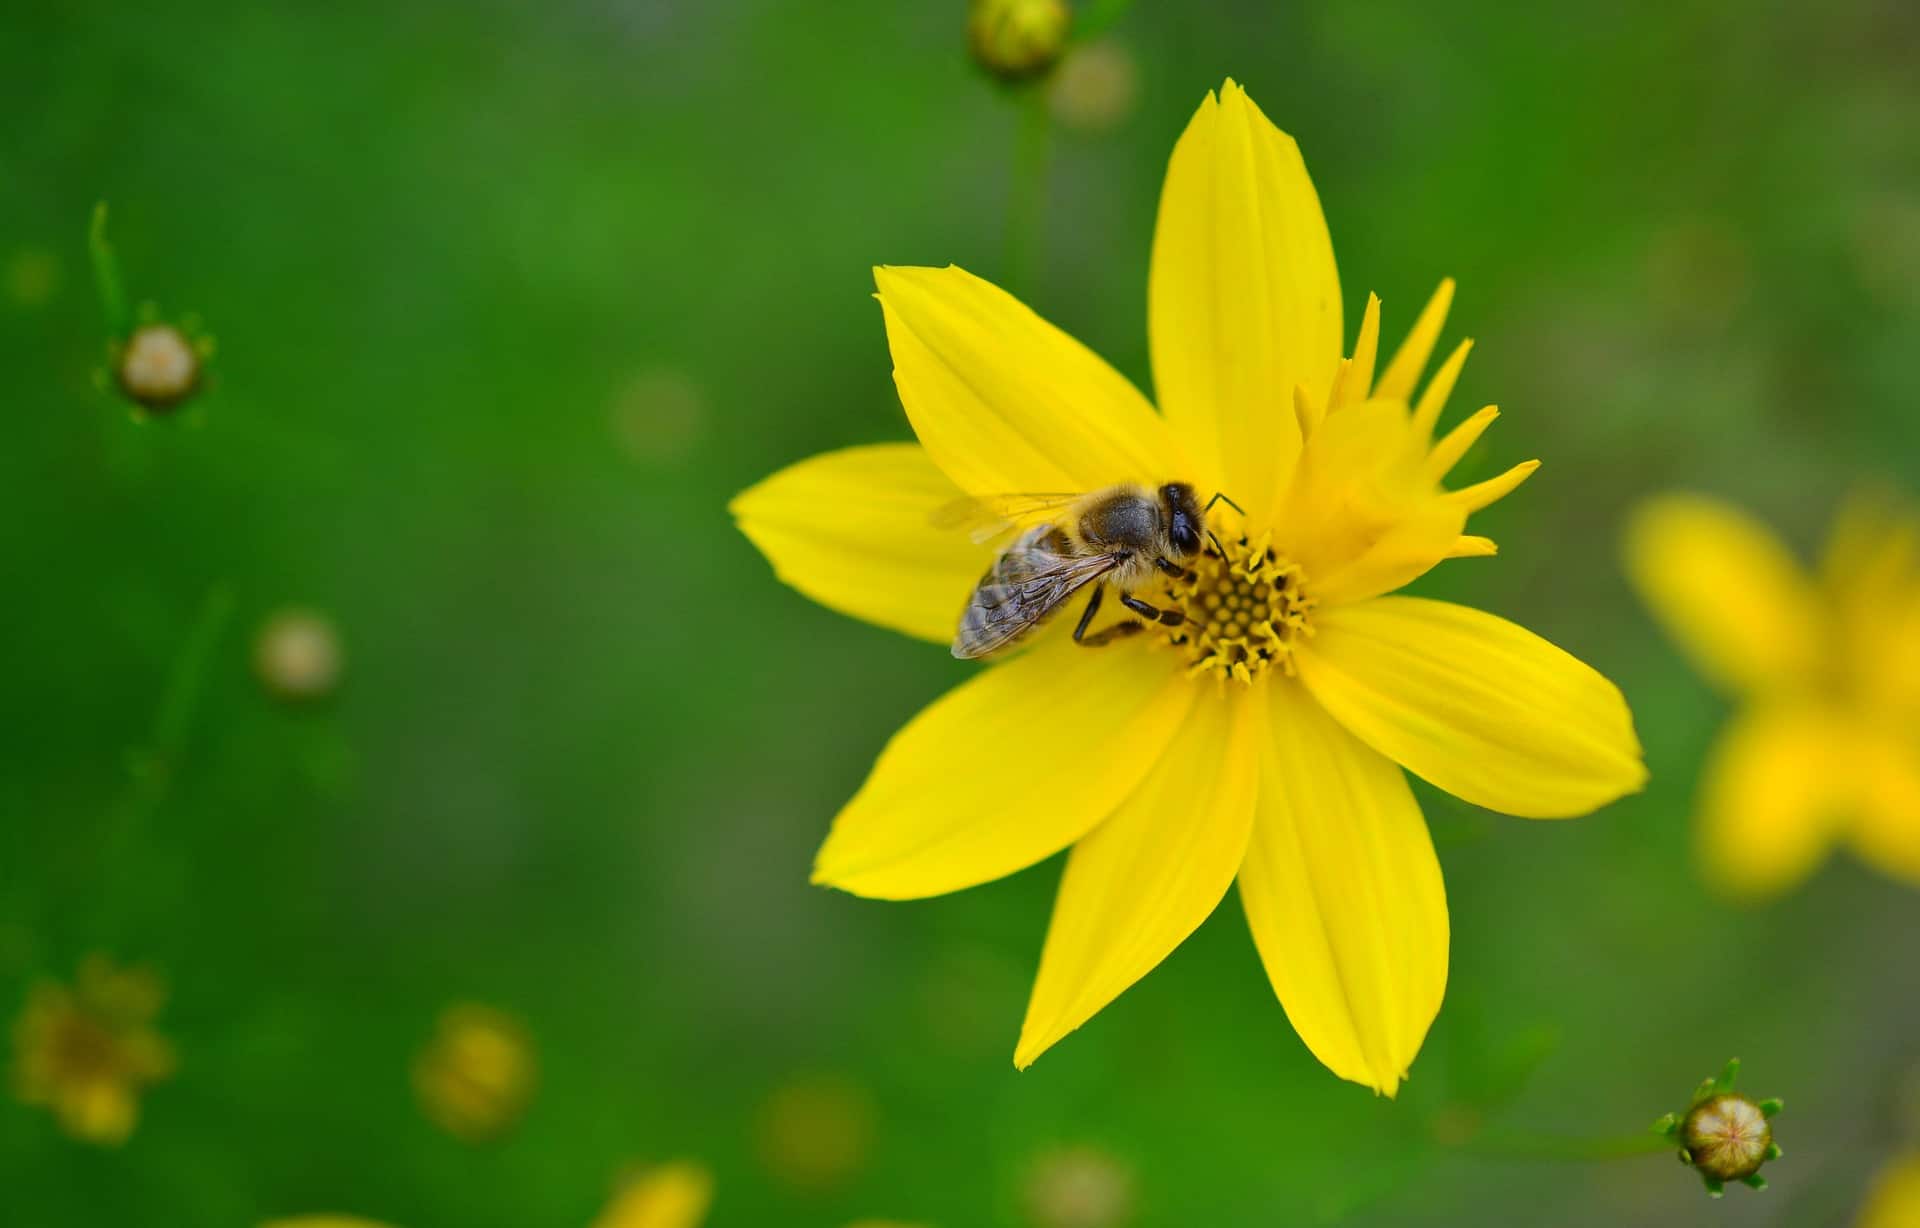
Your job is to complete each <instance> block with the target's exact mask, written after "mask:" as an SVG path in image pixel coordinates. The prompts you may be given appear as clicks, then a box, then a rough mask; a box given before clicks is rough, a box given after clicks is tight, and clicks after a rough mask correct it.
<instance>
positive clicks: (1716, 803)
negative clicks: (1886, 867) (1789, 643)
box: [1698, 703, 1845, 897]
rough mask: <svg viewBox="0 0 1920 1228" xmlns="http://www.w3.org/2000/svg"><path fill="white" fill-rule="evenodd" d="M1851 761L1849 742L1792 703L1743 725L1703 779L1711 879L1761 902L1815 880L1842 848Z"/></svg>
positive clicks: (1728, 735) (1702, 831)
mask: <svg viewBox="0 0 1920 1228" xmlns="http://www.w3.org/2000/svg"><path fill="white" fill-rule="evenodd" d="M1844 755H1845V739H1844V737H1843V736H1842V735H1841V734H1840V732H1839V730H1838V729H1837V728H1836V726H1835V724H1834V722H1833V721H1832V719H1831V718H1830V717H1828V716H1827V715H1826V714H1825V713H1823V712H1821V711H1820V710H1818V709H1816V708H1813V707H1810V706H1806V705H1801V704H1784V703H1782V704H1773V705H1769V706H1766V707H1764V708H1760V709H1757V710H1754V711H1750V712H1743V713H1741V714H1740V715H1738V716H1737V717H1735V719H1734V720H1733V721H1732V722H1731V723H1730V724H1729V725H1728V726H1727V728H1726V730H1725V732H1723V733H1722V734H1721V735H1720V740H1719V742H1718V743H1716V744H1715V746H1714V748H1713V752H1712V753H1711V754H1710V755H1709V756H1708V758H1707V762H1706V765H1705V767H1704V768H1703V769H1702V772H1701V777H1700V828H1699V832H1698V845H1699V851H1700V858H1701V862H1702V864H1703V865H1704V867H1705V869H1706V874H1707V878H1708V879H1709V880H1710V881H1711V882H1712V883H1713V884H1714V885H1715V886H1716V887H1718V888H1720V889H1721V890H1722V891H1725V892H1726V893H1728V894H1729V895H1737V896H1753V897H1758V896H1765V895H1771V894H1773V893H1775V892H1778V891H1781V890H1783V889H1785V888H1787V887H1790V886H1792V885H1793V884H1795V883H1797V882H1799V881H1800V880H1801V879H1803V878H1805V877H1806V876H1807V874H1808V873H1810V872H1811V871H1812V869H1813V867H1814V866H1815V865H1816V864H1818V862H1819V861H1820V859H1821V858H1822V857H1823V856H1825V854H1826V852H1827V849H1828V847H1829V846H1830V845H1831V843H1832V838H1833V833H1834V828H1835V820H1836V819H1837V817H1838V813H1837V812H1838V810H1839V809H1840V808H1841V807H1842V806H1843V805H1844V802H1843V800H1842V799H1843V789H1844V785H1843V784H1842V781H1841V777H1842V776H1843V775H1844V772H1843V771H1842V770H1841V769H1842V767H1843V765H1844V763H1845V758H1844Z"/></svg>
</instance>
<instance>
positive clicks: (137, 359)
mask: <svg viewBox="0 0 1920 1228" xmlns="http://www.w3.org/2000/svg"><path fill="white" fill-rule="evenodd" d="M200 360H201V354H200V350H199V348H198V346H197V345H196V344H195V343H194V342H193V341H192V340H191V339H189V338H188V336H187V335H186V334H185V333H184V332H182V331H180V330H179V329H178V328H175V327H174V326H173V325H171V324H142V325H141V326H140V327H139V328H136V329H134V330H133V335H132V336H130V337H128V338H127V340H126V344H125V345H122V346H121V347H119V352H118V353H117V354H116V355H115V357H114V368H113V371H114V377H115V378H116V379H117V380H119V382H120V391H122V392H124V393H126V394H127V399H128V400H131V401H133V402H135V403H136V404H138V405H139V406H140V407H141V408H142V409H146V410H148V411H150V412H152V413H156V414H157V413H164V412H166V411H167V410H170V409H172V408H174V407H175V406H177V405H179V404H180V403H181V402H182V401H185V400H186V399H187V398H188V397H190V396H192V395H193V393H194V390H195V389H196V388H198V387H199V386H200V367H201V362H200Z"/></svg>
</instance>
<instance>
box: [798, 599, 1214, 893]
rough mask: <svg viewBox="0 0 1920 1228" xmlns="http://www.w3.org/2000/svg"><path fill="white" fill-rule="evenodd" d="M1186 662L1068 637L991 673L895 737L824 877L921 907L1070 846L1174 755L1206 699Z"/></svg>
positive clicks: (836, 832)
mask: <svg viewBox="0 0 1920 1228" xmlns="http://www.w3.org/2000/svg"><path fill="white" fill-rule="evenodd" d="M1140 649H1146V651H1140ZM1175 665H1176V662H1175V661H1174V657H1173V654H1171V653H1166V652H1159V651H1155V650H1152V649H1151V648H1150V647H1149V646H1147V645H1130V644H1122V645H1116V646H1114V647H1110V648H1082V647H1080V646H1079V645H1077V644H1074V643H1073V642H1072V641H1071V640H1068V639H1065V638H1064V637H1056V638H1052V639H1049V640H1047V641H1045V642H1042V643H1040V644H1038V645H1036V646H1035V647H1033V648H1032V649H1030V650H1028V651H1026V652H1025V653H1022V654H1021V655H1019V656H1017V657H1015V658H1013V659H1012V660H1010V661H1008V662H1006V663H1005V664H1002V665H996V666H992V667H990V668H988V669H987V670H986V671H985V672H984V673H981V674H980V675H978V676H977V677H975V678H973V679H971V680H970V681H968V682H966V683H963V684H962V685H960V686H959V687H957V688H955V689H954V690H952V691H950V692H948V693H947V694H946V695H945V696H943V697H941V698H940V699H939V700H936V701H935V702H934V703H933V705H932V706H930V707H928V708H927V709H926V710H925V711H923V712H921V713H920V715H918V716H916V717H914V718H913V720H911V721H909V722H908V723H907V725H906V727H905V728H904V729H902V730H901V731H900V732H899V733H897V734H895V735H894V737H893V740H892V741H891V742H889V743H888V744H887V748H886V750H884V751H882V752H881V754H880V760H879V762H878V763H876V764H875V765H874V768H873V773H872V775H870V776H868V777H867V783H866V784H865V785H863V786H861V789H860V792H859V794H858V795H856V796H855V797H854V799H853V800H852V801H850V802H848V803H847V805H846V808H845V809H844V810H842V811H841V812H840V816H839V817H838V818H836V819H835V820H834V821H833V831H832V833H831V834H830V835H828V837H827V841H826V843H825V844H824V845H823V846H822V847H821V849H820V854H819V856H818V858H816V859H815V861H814V867H813V881H814V882H816V883H823V884H826V885H829V886H833V887H839V888H840V889H842V890H844V891H850V892H852V893H854V894H855V895H864V896H874V897H879V898H883V899H914V898H918V897H921V896H929V895H941V894H943V893H945V892H948V891H958V890H960V889H961V888H962V887H971V886H974V885H976V884H978V883H984V882H989V881H991V880H993V879H996V878H1000V877H1002V876H1004V875H1008V874H1011V873H1013V872H1014V871H1015V870H1020V869H1024V868H1025V867H1027V866H1030V865H1032V864H1033V863H1034V862H1036V861H1039V860H1041V859H1043V858H1046V857H1050V856H1052V855H1053V854H1054V853H1057V852H1059V851H1060V850H1061V849H1063V848H1065V847H1066V846H1067V845H1069V844H1071V843H1073V842H1074V841H1075V840H1078V839H1079V838H1080V837H1081V836H1083V835H1085V834H1086V833H1087V831H1088V830H1089V829H1091V828H1092V827H1093V825H1094V824H1096V823H1098V822H1099V821H1100V820H1101V819H1103V818H1105V817H1106V816H1107V815H1109V814H1111V813H1112V812H1113V809H1114V807H1115V806H1118V805H1119V804H1120V802H1121V800H1122V799H1124V798H1125V797H1126V796H1127V795H1128V794H1129V793H1131V792H1133V788H1134V786H1135V785H1136V784H1138V783H1139V781H1140V779H1141V778H1142V777H1144V776H1145V775H1146V774H1147V771H1148V770H1149V769H1150V768H1152V767H1153V765H1154V763H1155V761H1156V760H1158V759H1159V757H1160V754H1161V752H1162V751H1163V750H1164V749H1165V748H1166V746H1167V743H1168V740H1169V739H1170V738H1172V736H1173V732H1174V730H1175V729H1176V728H1177V727H1178V726H1179V724H1180V721H1181V719H1182V718H1183V717H1184V716H1185V715H1186V709H1187V705H1188V703H1189V702H1190V701H1191V698H1192V695H1193V691H1194V687H1193V685H1192V683H1191V682H1189V681H1188V680H1187V679H1186V678H1185V677H1184V676H1183V675H1181V674H1180V673H1179V671H1178V670H1177V669H1176V668H1175ZM1058 739H1070V740H1071V749H1070V751H1065V752H1063V748H1062V747H1061V746H1057V745H1055V741H1056V740H1058ZM1089 765H1098V767H1097V768H1090V767H1089Z"/></svg>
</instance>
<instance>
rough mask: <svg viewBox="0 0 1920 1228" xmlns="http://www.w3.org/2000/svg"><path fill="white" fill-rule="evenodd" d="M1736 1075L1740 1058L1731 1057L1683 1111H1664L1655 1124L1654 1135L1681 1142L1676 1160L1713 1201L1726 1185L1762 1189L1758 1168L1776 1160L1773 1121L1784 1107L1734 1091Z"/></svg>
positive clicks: (1776, 1149)
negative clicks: (1688, 1169)
mask: <svg viewBox="0 0 1920 1228" xmlns="http://www.w3.org/2000/svg"><path fill="white" fill-rule="evenodd" d="M1739 1073H1740V1059H1739V1058H1734V1059H1733V1060H1732V1061H1730V1062H1728V1063H1727V1065H1726V1068H1725V1069H1724V1070H1722V1071H1721V1072H1720V1075H1719V1077H1718V1078H1713V1079H1708V1080H1707V1081H1706V1082H1704V1083H1702V1084H1701V1085H1700V1086H1699V1088H1698V1089H1697V1090H1695V1092H1694V1093H1693V1101H1692V1103H1690V1104H1689V1105H1688V1106H1687V1111H1686V1112H1685V1113H1669V1114H1667V1115H1666V1116H1665V1117H1663V1118H1661V1119H1660V1120H1659V1121H1658V1122H1655V1123H1654V1129H1655V1130H1656V1131H1657V1132H1659V1133H1661V1134H1664V1135H1666V1136H1667V1137H1668V1138H1671V1139H1674V1140H1675V1141H1677V1142H1678V1143H1679V1144H1680V1162H1681V1163H1682V1164H1686V1165H1688V1166H1690V1167H1692V1168H1694V1169H1695V1170H1697V1171H1698V1172H1699V1174H1700V1179H1701V1180H1702V1181H1704V1182H1706V1185H1707V1193H1709V1194H1711V1195H1713V1196H1714V1197H1715V1198H1718V1197H1720V1195H1721V1193H1722V1192H1724V1191H1725V1189H1726V1184H1727V1182H1729V1181H1738V1182H1740V1183H1741V1184H1743V1185H1747V1186H1751V1187H1752V1188H1754V1189H1756V1190H1764V1189H1766V1188H1767V1179H1766V1178H1765V1177H1762V1176H1761V1175H1760V1166H1761V1165H1763V1164H1765V1163H1766V1162H1767V1161H1768V1160H1777V1159H1779V1158H1780V1147H1779V1144H1777V1143H1775V1142H1774V1141H1773V1122H1772V1118H1773V1116H1774V1114H1776V1113H1778V1112H1779V1111H1780V1109H1781V1108H1782V1107H1783V1106H1782V1105H1781V1103H1780V1101H1778V1100H1761V1101H1758V1102H1756V1101H1753V1100H1750V1099H1748V1098H1747V1097H1746V1096H1743V1095H1740V1094H1739V1093H1737V1092H1735V1091H1734V1090H1733V1083H1734V1080H1735V1078H1737V1077H1738V1075H1739Z"/></svg>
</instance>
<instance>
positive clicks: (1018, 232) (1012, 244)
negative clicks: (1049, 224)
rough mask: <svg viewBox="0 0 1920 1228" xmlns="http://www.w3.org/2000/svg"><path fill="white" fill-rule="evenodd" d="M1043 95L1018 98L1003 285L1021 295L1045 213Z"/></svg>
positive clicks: (1037, 89)
mask: <svg viewBox="0 0 1920 1228" xmlns="http://www.w3.org/2000/svg"><path fill="white" fill-rule="evenodd" d="M1048 135H1049V132H1048V122H1047V95H1046V90H1045V89H1044V88H1042V87H1035V88H1031V89H1028V90H1026V91H1024V93H1023V94H1022V96H1021V98H1020V130H1019V135H1018V138H1017V143H1016V145H1015V147H1014V159H1013V199H1012V201H1011V203H1010V206H1009V210H1008V221H1007V283H1008V286H1007V288H1008V289H1010V290H1012V291H1013V292H1014V293H1015V294H1024V293H1026V292H1027V291H1028V290H1029V288H1030V287H1031V286H1032V284H1033V274H1034V266H1035V264H1036V262H1037V260H1038V253H1039V247H1040V231H1041V229H1042V227H1043V225H1044V223H1045V221H1046V212H1047V146H1048Z"/></svg>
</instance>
